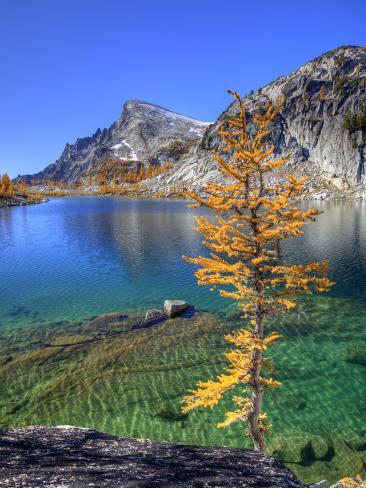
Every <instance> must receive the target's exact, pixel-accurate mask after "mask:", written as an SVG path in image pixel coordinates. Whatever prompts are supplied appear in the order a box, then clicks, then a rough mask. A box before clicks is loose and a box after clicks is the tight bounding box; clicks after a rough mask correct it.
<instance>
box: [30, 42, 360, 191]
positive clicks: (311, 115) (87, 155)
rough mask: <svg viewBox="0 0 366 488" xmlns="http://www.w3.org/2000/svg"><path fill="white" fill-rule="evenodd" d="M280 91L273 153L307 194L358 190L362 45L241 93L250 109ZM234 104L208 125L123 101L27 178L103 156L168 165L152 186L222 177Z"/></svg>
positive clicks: (69, 172) (74, 174)
mask: <svg viewBox="0 0 366 488" xmlns="http://www.w3.org/2000/svg"><path fill="white" fill-rule="evenodd" d="M278 97H280V98H281V99H282V101H283V108H282V110H281V113H280V115H279V117H278V118H277V120H276V121H275V123H274V127H273V132H272V136H273V140H274V143H275V146H276V155H278V156H285V157H287V158H288V163H287V164H288V166H289V168H290V170H291V172H293V173H296V174H298V175H305V176H309V177H310V181H309V184H308V192H309V194H311V195H312V196H318V197H319V198H326V197H329V196H342V195H351V196H356V197H357V196H363V195H364V194H365V188H366V186H365V184H366V176H365V160H366V48H364V47H357V46H343V47H340V48H338V49H335V50H332V51H329V52H327V53H325V54H323V55H322V56H319V57H318V58H316V59H314V60H312V61H310V62H309V63H307V64H305V65H304V66H302V67H301V68H299V69H298V70H296V71H294V72H293V73H291V74H289V75H288V76H281V77H279V78H278V79H277V80H275V81H273V82H272V83H269V84H268V85H266V86H265V87H264V88H262V89H259V90H257V91H256V92H255V93H251V94H249V95H248V96H246V97H245V102H246V105H247V107H248V111H249V113H250V112H252V111H253V110H255V109H256V108H257V107H258V103H262V102H265V101H266V100H272V101H273V100H275V99H277V98H278ZM236 110H237V106H236V104H235V103H232V104H231V105H230V106H229V107H228V109H227V110H226V111H225V112H224V113H223V114H221V115H220V117H219V118H218V120H217V121H216V122H215V123H213V124H208V123H205V122H200V121H197V120H195V119H192V118H189V117H186V116H183V115H179V114H175V113H174V112H171V111H169V110H167V109H164V108H162V107H160V106H157V105H154V104H149V103H146V102H142V101H140V100H131V101H128V102H127V103H126V104H125V105H124V108H123V111H122V115H121V117H120V118H119V119H118V120H117V121H116V122H115V123H114V124H113V125H112V126H111V127H110V128H109V129H104V130H100V129H98V130H97V131H96V132H95V134H94V135H93V136H91V137H86V138H82V139H77V141H76V142H75V144H72V145H70V144H67V145H66V147H65V150H64V152H63V154H62V155H61V157H60V158H59V159H58V160H57V161H56V162H55V163H53V164H51V165H50V166H48V167H47V168H46V169H45V170H43V171H41V172H40V173H37V174H36V175H33V176H31V175H26V179H31V178H35V179H37V180H40V179H55V180H66V181H75V180H77V179H79V178H80V177H83V176H85V175H87V174H88V173H90V172H94V173H97V172H98V169H100V168H101V167H102V165H103V161H105V159H106V158H112V159H113V158H114V159H116V160H117V161H120V164H121V165H127V167H128V165H131V164H132V165H139V164H143V165H161V164H164V163H169V164H170V165H171V169H170V170H169V171H168V172H167V173H164V174H161V175H159V176H156V177H154V178H152V179H151V180H149V182H148V190H149V191H150V193H156V192H162V193H165V194H166V193H169V192H171V191H174V190H176V189H177V188H182V187H184V186H189V187H192V186H193V187H195V188H197V189H199V188H201V187H202V186H203V185H204V184H206V183H207V182H209V181H222V180H223V178H224V176H223V175H222V174H221V173H220V172H219V171H218V169H217V166H216V164H215V163H214V161H213V159H212V149H213V148H217V147H219V146H220V143H221V141H220V139H219V137H218V135H217V130H218V128H219V126H220V124H221V123H222V122H223V121H224V120H225V119H226V118H227V117H229V116H230V115H232V114H234V113H235V112H236Z"/></svg>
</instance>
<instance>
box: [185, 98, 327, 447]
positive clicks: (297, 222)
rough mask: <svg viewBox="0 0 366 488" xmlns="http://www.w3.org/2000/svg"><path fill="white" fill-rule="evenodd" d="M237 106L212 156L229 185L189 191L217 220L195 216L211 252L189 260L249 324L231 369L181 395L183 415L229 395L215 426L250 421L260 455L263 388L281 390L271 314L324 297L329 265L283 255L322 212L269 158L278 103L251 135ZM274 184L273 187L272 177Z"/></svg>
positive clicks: (260, 113)
mask: <svg viewBox="0 0 366 488" xmlns="http://www.w3.org/2000/svg"><path fill="white" fill-rule="evenodd" d="M230 93H231V94H232V95H233V96H234V97H235V99H236V101H237V103H238V109H239V110H238V115H235V116H233V117H231V118H230V119H228V120H227V121H225V122H224V123H223V124H222V126H221V129H220V130H219V132H218V134H219V136H220V137H221V138H222V139H223V143H224V144H223V148H222V149H221V150H220V151H215V152H214V158H215V161H216V162H217V164H218V166H219V169H220V170H221V171H222V172H223V173H225V174H226V175H227V176H228V177H229V180H228V182H227V184H218V183H209V184H208V185H207V186H206V187H205V193H204V195H199V194H196V193H194V192H189V191H186V195H187V196H188V197H190V198H192V199H194V200H195V201H196V203H195V204H193V205H191V207H199V206H205V207H208V208H210V209H212V210H213V211H214V212H215V214H216V215H215V219H214V220H212V219H211V218H207V217H205V216H202V217H197V218H196V222H197V228H196V229H197V230H198V231H199V232H200V233H201V234H202V235H203V237H204V244H205V246H207V247H208V248H209V249H210V250H211V253H210V255H209V257H203V256H199V257H196V258H190V257H186V256H183V257H184V259H186V260H187V261H189V262H191V263H194V264H195V265H198V269H197V271H196V273H195V275H196V277H197V279H198V284H200V285H209V286H211V289H215V287H216V286H219V287H220V289H219V291H220V294H221V295H222V296H223V297H228V298H231V299H234V300H236V301H237V302H238V305H239V307H240V309H241V311H242V317H243V319H244V320H245V322H244V325H243V328H241V329H240V330H237V331H235V332H233V333H231V334H229V335H228V336H226V339H227V340H228V342H229V343H231V344H233V348H232V350H231V351H230V352H228V353H227V354H226V358H227V360H228V363H229V365H228V366H227V368H226V369H225V371H224V372H223V373H222V374H220V375H219V376H217V377H216V378H215V379H212V380H209V381H201V382H199V383H198V384H197V386H196V389H194V390H189V395H187V396H186V397H184V399H183V403H184V407H183V409H182V410H183V412H184V413H187V412H190V411H191V410H193V409H195V408H198V407H211V408H213V407H214V406H215V405H217V403H218V402H219V400H220V399H221V397H222V396H223V395H224V394H225V393H227V392H233V391H234V392H235V393H236V392H238V393H236V395H234V396H233V401H234V403H235V404H236V408H235V410H234V411H231V412H227V413H226V414H225V419H224V421H223V422H221V423H219V424H218V427H225V426H228V425H230V424H232V423H233V422H245V423H247V426H248V431H249V435H250V437H251V439H252V441H253V444H254V448H255V450H258V451H262V452H265V438H264V434H265V433H266V431H268V429H269V425H268V423H267V421H266V414H265V413H263V412H262V397H263V393H264V391H265V390H269V389H271V388H275V387H278V386H280V383H279V382H278V381H275V380H274V379H273V378H272V377H271V372H272V371H271V365H270V362H269V361H268V359H266V357H265V351H266V350H267V349H268V348H269V347H270V346H271V345H272V344H274V343H276V342H277V341H278V340H279V339H280V337H281V336H280V334H278V333H276V332H272V333H270V334H268V333H266V331H265V325H266V321H267V319H268V318H269V317H273V316H274V315H275V314H278V313H281V312H284V311H288V310H289V309H291V308H293V307H296V301H294V296H295V295H298V294H309V293H313V292H325V291H327V290H328V289H329V288H330V286H331V285H332V284H333V283H332V282H331V281H330V280H329V279H328V278H327V276H326V273H327V268H328V263H327V262H312V263H309V264H296V265H291V264H286V263H285V262H283V260H282V258H281V255H280V244H281V241H283V240H285V239H288V238H292V237H296V236H298V235H300V234H302V233H303V231H302V230H301V228H302V227H303V226H304V225H305V224H306V223H307V222H309V221H314V220H315V216H316V215H318V211H317V210H313V209H309V210H303V209H301V208H299V206H298V200H299V198H300V197H301V195H302V193H303V190H304V182H305V179H304V178H296V177H295V176H292V175H289V174H283V175H282V173H281V172H280V171H279V169H280V168H281V166H283V164H284V163H285V160H284V159H283V158H280V159H272V157H271V156H272V155H273V152H274V146H273V145H271V144H270V127H271V123H272V122H273V120H274V119H275V117H277V116H278V113H279V110H280V105H279V103H276V104H270V103H268V104H267V105H266V106H259V107H258V110H257V111H256V112H254V113H253V115H252V126H254V131H253V130H251V131H249V130H248V126H247V114H246V108H245V105H244V102H243V100H242V99H241V98H240V96H239V95H238V94H237V93H233V92H230ZM276 175H277V176H278V177H277V178H276V182H273V180H274V178H273V177H274V176H276Z"/></svg>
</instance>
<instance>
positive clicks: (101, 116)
mask: <svg viewBox="0 0 366 488" xmlns="http://www.w3.org/2000/svg"><path fill="white" fill-rule="evenodd" d="M343 44H351V45H366V1H365V0H347V1H339V0H317V1H312V0H308V1H306V2H294V1H293V0H292V1H290V0H288V1H287V0H276V1H272V0H262V1H261V2H259V1H255V0H251V1H247V0H227V1H225V2H223V1H222V0H221V1H216V0H195V1H192V0H184V1H174V0H173V1H172V0H170V1H163V0H154V1H152V0H134V1H132V0H104V1H103V2H102V1H100V0H98V1H94V0H73V1H70V0H0V69H1V70H0V172H3V171H4V170H7V171H8V172H9V173H10V174H11V175H12V176H15V175H17V174H18V173H22V174H23V173H34V172H36V171H39V170H41V169H43V168H44V167H45V166H46V165H47V164H49V163H51V162H53V161H54V160H55V159H56V158H57V157H58V156H59V155H60V153H61V152H62V150H63V148H64V145H65V143H66V142H69V143H72V142H74V141H75V139H76V138H77V137H82V136H86V135H90V134H91V133H93V132H94V131H95V130H96V129H97V128H98V127H100V128H103V127H108V126H109V125H110V124H111V123H112V122H113V121H114V120H115V119H116V118H117V117H118V116H119V115H120V112H121V109H122V105H123V103H124V102H125V101H126V100H128V99H130V98H139V99H143V100H146V101H150V102H154V103H158V104H160V105H163V106H164V107H167V108H170V109H171V110H175V111H177V112H180V113H184V114H186V115H190V116H192V117H196V118H198V119H201V120H207V121H210V120H214V119H215V118H216V117H217V116H218V115H219V114H220V113H221V112H222V110H224V108H225V107H226V106H227V105H228V103H229V102H230V97H229V95H228V94H227V93H226V90H227V88H231V89H236V90H239V91H240V92H241V93H243V94H245V93H246V92H248V91H249V90H251V89H256V88H258V87H260V86H262V85H264V84H266V83H268V82H269V81H271V80H273V79H275V78H276V77H277V76H280V75H283V74H287V73H289V72H291V71H292V70H294V69H296V68H297V67H299V66H300V65H301V64H303V63H305V62H306V61H309V60H310V59H312V58H314V57H316V56H318V55H320V54H321V53H323V52H325V51H327V50H329V49H333V48H335V47H337V46H340V45H343Z"/></svg>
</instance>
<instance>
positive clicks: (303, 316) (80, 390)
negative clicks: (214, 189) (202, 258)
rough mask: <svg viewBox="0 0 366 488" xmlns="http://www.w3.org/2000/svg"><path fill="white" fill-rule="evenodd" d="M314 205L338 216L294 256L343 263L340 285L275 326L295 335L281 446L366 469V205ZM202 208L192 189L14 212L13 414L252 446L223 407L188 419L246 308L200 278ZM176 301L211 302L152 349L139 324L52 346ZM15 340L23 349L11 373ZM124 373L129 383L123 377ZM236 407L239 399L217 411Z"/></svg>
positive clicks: (3, 323)
mask: <svg viewBox="0 0 366 488" xmlns="http://www.w3.org/2000/svg"><path fill="white" fill-rule="evenodd" d="M306 205H307V204H306ZM312 205H313V206H315V207H317V208H319V209H320V210H321V211H323V212H324V213H323V214H322V215H320V216H319V217H318V220H317V222H316V223H315V224H309V225H308V226H306V227H305V235H304V236H302V237H300V238H297V239H293V240H292V241H290V242H289V243H288V244H287V245H286V249H285V250H284V252H285V255H287V257H288V258H289V260H291V261H293V262H306V261H311V260H323V259H324V260H329V261H330V270H331V272H330V274H331V278H332V279H334V280H335V281H336V282H337V284H336V286H335V287H334V288H333V290H332V292H331V293H329V294H327V295H326V296H319V297H309V298H306V299H301V304H300V305H301V306H300V308H299V310H298V311H296V313H295V314H293V315H291V316H290V317H289V318H288V319H278V320H277V319H276V323H275V324H273V327H274V328H275V329H279V330H280V331H281V332H282V333H283V334H284V335H285V339H284V340H283V342H282V344H281V345H279V346H278V348H277V349H275V348H274V349H273V351H274V353H273V354H274V356H273V357H274V362H275V365H276V373H277V377H278V379H280V380H281V381H282V382H283V388H281V389H280V390H279V392H278V393H277V392H276V393H275V394H274V395H271V396H269V397H268V399H267V400H266V405H265V406H266V410H267V411H268V412H269V414H270V418H271V421H272V423H273V436H272V438H271V439H269V445H270V446H272V447H271V452H273V453H274V454H275V455H276V456H277V457H278V458H279V459H281V460H283V461H285V462H286V463H287V464H288V465H289V466H290V467H291V468H292V469H294V470H295V472H296V473H297V474H298V475H299V476H300V477H301V478H302V479H304V480H306V481H315V480H316V479H321V478H328V479H330V480H335V479H337V478H340V477H341V476H343V475H346V474H353V473H356V472H362V471H363V470H364V466H365V465H366V204H365V203H363V202H361V201H359V202H355V203H349V202H339V203H326V202H315V203H313V204H312ZM203 212H205V210H204V209H194V210H192V209H187V208H186V202H183V201H158V200H155V201H147V200H134V199H127V198H116V197H67V198H59V199H57V198H55V199H52V200H51V201H50V202H49V203H47V204H42V205H35V206H28V207H17V208H9V209H0V336H2V343H3V348H2V350H0V418H1V419H2V420H1V425H3V426H7V425H29V424H35V423H46V424H57V423H58V424H60V423H64V424H75V425H81V426H85V427H94V428H99V429H104V430H106V431H109V432H112V433H116V434H121V435H133V436H141V437H148V438H152V439H160V440H172V441H179V442H191V443H192V442H193V443H207V444H212V443H221V444H226V445H233V446H242V445H243V434H242V431H241V429H242V428H241V426H238V425H236V426H233V427H230V428H229V429H227V430H226V431H222V430H217V429H216V427H215V425H214V424H212V422H211V417H210V415H212V414H211V413H210V412H204V413H201V412H195V413H193V414H190V415H189V417H188V419H184V420H182V419H181V418H180V416H179V408H180V398H181V397H182V395H183V394H184V392H185V391H186V389H187V388H189V387H192V386H194V384H195V381H197V380H198V379H203V380H204V379H209V378H211V377H212V375H214V374H217V373H218V372H219V371H220V369H221V368H222V367H223V365H224V364H223V352H224V351H225V350H226V349H227V345H226V343H225V341H223V339H222V336H223V331H224V330H229V329H230V324H231V321H232V325H234V320H235V319H234V318H233V317H234V316H233V312H234V308H233V304H232V303H230V301H228V300H224V299H222V298H219V297H218V295H217V293H212V292H210V291H209V289H208V287H200V286H198V285H197V284H196V282H195V277H194V274H193V273H194V269H193V266H192V265H190V264H188V263H186V262H185V261H183V260H182V258H181V256H182V255H188V256H196V255H198V254H201V253H206V252H207V251H206V250H205V249H204V248H202V245H201V237H200V234H198V233H197V232H196V231H194V230H193V227H194V216H195V215H197V214H202V213H203ZM167 298H182V299H185V300H188V301H189V302H191V303H193V304H194V305H195V307H196V309H197V310H199V311H203V312H207V313H203V314H201V315H200V314H197V318H196V319H193V321H192V322H190V321H189V320H187V321H186V322H184V321H183V322H182V323H180V322H179V324H178V325H177V324H175V325H174V326H173V325H172V328H171V329H169V324H168V323H167V325H161V326H159V327H160V328H156V329H155V330H152V329H150V330H149V331H145V332H143V333H141V334H142V335H141V338H142V337H145V336H146V337H145V339H146V342H147V344H149V347H147V348H146V347H145V346H144V345H143V344H144V343H142V342H139V341H137V342H135V339H134V337H135V336H129V335H126V337H124V338H123V340H122V339H121V341H120V342H118V341H117V340H116V341H115V342H113V343H111V344H109V343H108V348H107V346H106V345H103V344H102V343H98V344H97V345H95V346H93V347H92V348H89V349H85V351H83V352H80V351H79V352H78V353H73V354H71V352H70V351H69V349H67V348H66V349H63V352H62V355H61V356H60V355H58V354H59V353H58V350H57V351H56V352H55V355H56V356H55V357H56V359H55V358H54V357H53V356H52V355H50V354H51V352H50V351H52V350H56V348H53V349H52V348H50V347H49V346H47V341H48V342H49V341H51V340H54V339H52V337H51V336H52V334H53V335H56V336H57V337H60V336H69V335H73V337H80V334H83V326H77V325H75V322H77V323H78V322H80V321H86V320H87V319H88V318H90V317H92V316H96V315H100V314H103V313H105V312H110V311H116V310H118V311H123V312H128V313H129V314H130V313H132V314H137V315H138V314H140V315H143V314H144V312H145V311H146V309H147V308H152V307H154V308H161V307H162V303H163V301H164V300H165V299H167ZM221 320H224V321H225V323H224V325H223V324H221V322H220V321H221ZM219 322H220V323H219ZM68 324H70V325H68ZM182 324H183V325H182ZM217 324H219V325H217ZM164 327H165V328H164ZM174 328H175V329H174ZM86 330H87V329H86V328H85V331H86ZM206 330H207V331H209V333H207V334H206V332H205V331H206ZM172 331H174V334H177V337H178V336H179V338H180V340H179V341H178V340H176V339H175V338H174V337H172V334H173V332H172ZM94 332H95V331H92V332H90V331H89V332H85V333H88V334H90V333H94ZM22 334H23V335H22ZM47 334H48V335H47ZM144 334H145V335H144ZM149 334H150V335H149ZM179 334H181V335H179ZM46 336H47V337H48V339H47V340H46V339H45V337H46ZM9 337H10V338H11V339H9ZM50 337H51V339H50ZM136 337H137V336H136ZM139 337H140V336H139ZM193 338H194V339H193ZM75 340H76V339H75ZM7 341H9V343H8V342H7ZM42 341H43V342H42ZM59 343H60V339H58V344H59ZM37 344H38V345H37ZM29 345H30V346H29ZM41 345H42V346H41ZM28 346H29V350H30V351H31V353H32V354H33V356H29V355H28V356H27V354H28V352H29V351H28V352H27V347H28ZM37 347H38V348H41V349H40V350H39V351H38V352H37ZM7 348H8V350H7ZM42 348H43V349H42ZM103 348H104V349H103ZM9 351H11V354H12V355H13V354H15V355H16V357H18V356H17V355H19V354H23V353H24V356H22V358H23V359H22V360H21V361H18V362H16V361H17V360H15V361H14V360H11V361H10V362H9V363H6V365H5V366H4V367H3V369H2V367H1V358H2V357H3V356H2V355H4V354H5V355H6V354H10V353H9ZM34 351H35V353H36V356H34ZM113 351H115V355H114V356H113ZM112 357H113V359H112ZM120 358H123V361H124V363H123V364H121V365H120V366H118V361H120V360H122V359H120ZM40 359H41V361H40ZM107 359H108V361H107ZM13 364H14V366H12V365H13ZM4 368H5V369H4ZM22 368H23V369H22ZM118 368H120V369H118ZM27 371H28V373H27ZM101 371H103V374H105V376H100V375H101V373H100V372H101ZM126 371H128V375H129V378H130V379H129V380H128V381H127V383H128V388H126V387H125V386H123V385H121V380H120V378H121V375H122V377H123V378H124V377H125V376H124V375H125V374H127V373H126ZM24 372H25V373H24ZM98 378H99V379H98ZM101 378H102V379H101ZM98 381H99V383H98ZM88 385H90V386H88ZM231 407H232V405H230V402H225V403H224V404H223V405H222V406H221V407H219V410H218V411H219V413H220V412H221V414H222V413H223V412H224V411H225V410H227V409H230V408H231ZM121 409H122V410H121ZM167 412H168V414H167ZM172 412H173V413H172ZM217 420H220V419H217ZM215 423H216V420H215ZM1 425H0V426H1ZM322 443H323V444H322ZM324 443H325V444H324ZM244 445H245V442H244Z"/></svg>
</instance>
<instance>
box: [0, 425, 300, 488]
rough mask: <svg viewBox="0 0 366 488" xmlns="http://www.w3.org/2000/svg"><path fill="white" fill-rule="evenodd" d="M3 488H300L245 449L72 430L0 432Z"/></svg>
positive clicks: (271, 462)
mask: <svg viewBox="0 0 366 488" xmlns="http://www.w3.org/2000/svg"><path fill="white" fill-rule="evenodd" d="M0 485H1V486H2V487H17V488H18V487H37V488H40V487H44V486H47V487H59V488H60V487H63V488H66V487H73V488H77V487H87V486H88V487H93V486H98V487H103V486H109V487H110V486H113V487H141V488H142V487H146V488H147V487H149V488H150V487H185V488H189V487H196V488H198V487H226V488H229V487H235V488H240V487H243V488H244V487H258V488H277V487H278V488H303V487H305V485H304V484H302V483H301V482H300V481H299V480H298V479H297V478H296V477H295V475H294V474H293V473H292V472H291V471H290V470H289V469H288V468H287V467H286V466H284V465H283V464H281V463H279V462H278V461H275V460H274V459H273V458H270V457H266V456H264V455H262V454H259V453H256V452H254V451H251V450H249V449H233V448H228V447H218V446H212V447H202V446H184V445H177V444H169V443H165V442H163V443H160V442H152V441H150V440H140V439H133V438H127V437H116V436H112V435H109V434H105V433H101V432H98V431H96V430H90V429H81V428H76V427H68V426H60V427H27V428H23V429H3V430H0Z"/></svg>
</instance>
